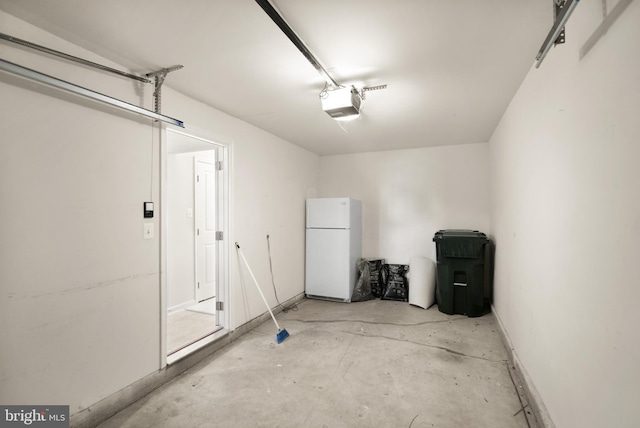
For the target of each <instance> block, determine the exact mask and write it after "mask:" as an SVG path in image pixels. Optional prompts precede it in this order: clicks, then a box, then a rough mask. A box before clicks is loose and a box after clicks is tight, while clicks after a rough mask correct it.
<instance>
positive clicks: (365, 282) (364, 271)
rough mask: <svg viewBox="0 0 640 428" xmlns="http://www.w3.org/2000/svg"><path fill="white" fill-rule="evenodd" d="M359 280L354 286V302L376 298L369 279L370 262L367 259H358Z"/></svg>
mask: <svg viewBox="0 0 640 428" xmlns="http://www.w3.org/2000/svg"><path fill="white" fill-rule="evenodd" d="M358 272H359V273H360V274H359V275H358V281H357V282H356V285H355V287H353V293H352V294H351V301H352V302H364V301H365V300H371V299H374V297H373V294H372V293H371V282H370V280H369V262H368V261H367V259H360V260H358Z"/></svg>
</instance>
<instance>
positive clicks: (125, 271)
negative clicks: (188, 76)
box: [0, 12, 319, 414]
mask: <svg viewBox="0 0 640 428" xmlns="http://www.w3.org/2000/svg"><path fill="white" fill-rule="evenodd" d="M0 27H2V29H3V32H6V33H8V34H11V35H13V36H16V37H19V38H23V39H26V40H30V41H33V42H35V43H38V44H42V45H45V46H49V47H51V48H54V49H58V50H61V51H64V52H68V53H71V54H73V55H77V56H80V57H84V58H88V59H90V60H94V61H96V62H99V63H105V64H110V63H109V61H106V60H104V59H103V58H99V57H96V56H95V55H93V54H91V53H90V52H87V51H85V50H83V49H80V48H78V47H76V46H74V45H71V44H69V43H66V42H64V41H62V40H60V39H58V38H56V37H53V36H52V35H50V34H48V33H46V32H44V31H41V30H39V29H37V28H35V27H33V26H31V25H28V24H26V23H24V22H22V21H20V20H17V19H15V18H13V17H12V16H10V15H8V14H5V13H4V12H0ZM0 56H1V57H2V58H4V59H7V60H10V61H14V62H17V63H19V64H22V65H25V66H28V67H31V68H34V69H36V70H42V71H46V72H47V73H49V74H53V75H56V76H59V77H61V78H64V79H65V80H69V81H72V82H74V83H78V84H80V85H82V86H86V87H89V88H92V89H95V90H98V91H100V92H103V93H106V94H109V95H112V96H115V97H118V98H121V99H124V100H125V101H128V102H131V103H134V104H138V103H139V102H140V99H141V98H142V99H144V106H145V107H146V108H151V97H150V94H151V91H150V88H149V87H147V88H146V89H145V91H144V93H141V92H140V91H139V87H138V85H134V84H132V83H131V82H130V81H128V80H126V79H122V78H119V77H111V76H108V75H105V74H101V73H99V72H97V71H92V70H87V69H85V68H82V67H78V66H76V65H73V64H67V63H65V62H63V61H61V60H56V59H52V58H51V57H47V56H44V55H40V54H36V53H33V52H31V51H28V50H26V49H21V48H17V47H12V46H9V45H7V44H0ZM110 65H113V66H115V67H116V68H122V67H119V66H118V65H117V64H110ZM0 99H2V102H1V103H0V135H2V137H1V138H2V144H1V145H0V199H1V200H2V203H1V204H0V227H1V232H2V233H1V235H2V239H1V240H0V291H1V298H0V326H1V327H0V343H1V344H2V346H0V384H1V385H2V387H1V388H0V402H2V403H5V404H25V403H46V404H68V405H70V410H71V413H72V414H73V413H76V412H78V411H79V410H81V409H84V408H86V407H88V406H90V405H92V404H94V403H96V402H97V401H99V400H100V399H102V398H104V397H106V396H108V395H110V394H112V393H114V392H116V391H118V390H120V389H122V388H124V387H125V386H127V385H129V384H131V383H133V382H135V381H137V380H139V379H141V378H143V377H144V376H146V375H148V374H150V373H153V372H155V371H157V370H158V369H159V368H160V361H161V355H162V352H164V350H161V349H160V313H161V309H162V308H160V246H159V240H158V234H159V233H160V223H159V221H158V216H156V217H155V218H154V219H153V220H152V221H151V222H152V223H154V226H155V231H156V238H155V239H148V240H145V239H143V227H142V225H143V223H145V222H149V219H144V218H143V216H142V202H144V201H148V200H152V201H155V202H156V207H159V206H160V204H159V203H158V202H159V183H160V173H159V165H160V158H159V152H160V144H159V137H153V139H152V135H153V134H152V132H151V121H150V120H147V119H140V118H137V116H132V115H130V114H129V113H123V112H119V111H117V110H114V109H112V108H109V107H100V106H97V105H96V104H94V103H93V102H90V101H83V100H81V99H79V98H77V97H73V96H67V95H64V94H60V93H58V92H57V91H53V90H49V89H45V88H42V87H40V86H39V85H37V84H35V83H31V82H26V81H22V80H21V79H17V78H13V77H11V76H9V75H7V74H5V73H0ZM163 113H165V114H167V115H169V116H172V117H177V118H179V119H182V120H184V121H185V123H186V124H187V131H188V132H189V131H195V129H194V127H197V128H198V129H199V130H200V131H205V132H206V133H209V134H210V135H215V136H219V137H220V139H221V140H224V141H225V142H229V143H230V144H231V150H232V159H233V162H232V165H231V166H230V167H231V171H232V177H231V179H232V189H231V191H232V198H231V204H232V208H231V213H232V217H231V227H232V230H231V235H232V236H230V237H229V241H231V242H233V240H238V241H240V242H241V243H242V244H243V249H244V250H245V254H246V256H247V257H248V258H249V260H250V262H252V264H253V265H254V266H252V267H254V272H255V273H256V275H257V276H258V278H259V280H260V281H261V282H262V283H264V284H269V283H270V278H269V273H268V272H269V271H268V260H267V258H266V239H265V238H264V236H265V235H266V233H270V234H271V235H272V236H271V237H272V247H273V262H274V271H275V275H276V284H277V285H278V287H279V295H280V298H281V299H287V298H290V297H293V296H294V295H297V294H299V293H302V292H303V290H304V263H303V257H304V199H305V197H306V190H307V188H308V187H315V186H317V176H318V165H319V159H318V156H316V155H314V154H312V153H309V152H307V151H305V150H303V149H300V148H298V147H296V146H293V145H291V144H290V143H288V142H286V141H283V140H281V139H279V138H277V137H275V136H273V135H270V134H267V133H265V132H264V131H261V130H259V129H257V128H255V127H253V126H250V125H248V124H246V123H245V122H242V121H240V120H237V119H234V118H231V117H229V116H227V115H225V114H223V113H221V112H219V111H217V110H215V109H212V108H209V107H207V106H205V105H203V104H201V103H198V102H195V101H193V100H191V99H189V98H187V97H184V96H182V95H180V94H178V93H176V92H175V91H172V90H171V89H170V88H169V87H168V86H165V87H163ZM156 134H158V133H157V132H156ZM231 261H232V262H234V263H232V266H231V271H232V275H231V289H232V296H231V300H230V302H229V303H230V311H231V313H232V315H233V317H232V320H231V327H232V328H235V327H236V326H238V325H240V324H242V323H244V322H246V321H248V320H250V319H251V318H253V317H255V316H258V315H260V314H262V313H263V312H265V308H264V306H263V304H262V302H261V300H260V297H259V296H257V295H256V293H255V292H254V291H250V292H247V293H245V294H243V293H242V289H241V287H240V285H239V282H238V275H237V267H236V266H235V256H233V257H231ZM248 286H249V287H252V286H251V285H250V284H248ZM270 298H271V299H272V300H273V298H272V297H270Z"/></svg>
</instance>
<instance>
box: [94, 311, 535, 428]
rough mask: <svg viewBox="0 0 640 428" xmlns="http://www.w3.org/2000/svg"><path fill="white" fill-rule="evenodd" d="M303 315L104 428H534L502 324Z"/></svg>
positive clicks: (249, 339) (260, 331) (223, 354)
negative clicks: (283, 332)
mask: <svg viewBox="0 0 640 428" xmlns="http://www.w3.org/2000/svg"><path fill="white" fill-rule="evenodd" d="M298 307H299V310H297V311H290V312H288V313H286V314H285V313H281V314H279V316H278V322H279V323H280V324H281V326H282V327H284V328H286V329H287V331H288V332H289V333H290V335H291V336H290V337H289V338H288V339H287V340H286V341H285V342H283V343H282V344H279V345H278V344H276V343H275V333H276V330H275V326H274V325H273V322H271V321H270V320H269V321H268V322H265V323H264V324H262V325H260V326H259V327H258V328H256V329H254V330H253V331H251V332H249V333H247V334H245V335H244V336H242V337H240V338H239V339H238V340H236V341H235V342H233V343H231V344H230V345H228V346H226V347H225V348H223V349H222V350H220V351H218V352H217V353H216V354H214V355H213V356H212V357H210V358H208V359H206V360H204V361H203V362H202V363H200V364H198V365H197V366H195V367H193V368H192V369H190V370H189V371H188V372H186V373H184V374H183V375H181V376H179V377H178V378H176V379H174V380H173V381H171V382H169V383H167V384H166V385H164V386H163V387H161V388H159V389H157V390H156V391H154V392H153V393H151V394H149V395H148V396H146V397H144V398H143V399H141V400H139V401H138V402H137V403H135V404H133V405H131V406H129V407H128V408H127V409H125V410H123V411H122V412H120V413H118V414H117V415H115V416H114V417H112V418H111V419H109V420H107V421H106V422H105V423H103V424H102V425H100V427H101V428H110V427H119V428H120V427H136V428H137V427H172V428H173V427H411V428H418V427H440V428H445V427H456V428H460V427H491V428H500V427H509V428H514V427H536V423H535V418H534V416H533V414H531V412H530V410H529V407H528V405H526V401H525V400H526V399H525V397H522V394H520V393H519V390H521V388H520V387H516V386H515V384H514V382H513V381H512V376H513V372H512V371H511V368H510V365H509V364H508V362H507V351H506V350H505V347H504V345H503V343H502V340H501V337H500V334H499V333H498V326H497V323H496V321H495V318H494V317H493V315H491V314H487V315H485V316H482V317H479V318H467V317H465V316H460V315H454V316H449V315H445V314H443V313H441V312H439V311H438V309H437V307H435V306H433V307H431V308H430V309H428V310H424V309H421V308H418V307H415V306H411V305H409V304H408V303H402V302H393V301H381V300H373V301H368V302H360V303H351V304H345V303H333V302H325V301H320V300H303V301H302V302H300V303H299V304H298ZM523 403H524V404H523ZM523 407H524V408H523Z"/></svg>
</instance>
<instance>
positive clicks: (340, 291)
mask: <svg viewBox="0 0 640 428" xmlns="http://www.w3.org/2000/svg"><path fill="white" fill-rule="evenodd" d="M350 236H351V234H350V233H349V230H340V229H307V254H306V270H305V293H306V294H307V295H308V296H313V297H321V298H327V299H333V300H340V301H344V302H349V301H351V294H352V292H353V286H354V284H355V266H351V261H352V257H350V254H349V253H350V242H349V240H350Z"/></svg>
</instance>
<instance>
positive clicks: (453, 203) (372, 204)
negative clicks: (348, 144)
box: [319, 144, 490, 264]
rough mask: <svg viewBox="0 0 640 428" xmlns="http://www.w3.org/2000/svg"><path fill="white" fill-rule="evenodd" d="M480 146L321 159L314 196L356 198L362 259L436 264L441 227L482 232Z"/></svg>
mask: <svg viewBox="0 0 640 428" xmlns="http://www.w3.org/2000/svg"><path fill="white" fill-rule="evenodd" d="M488 166H489V148H488V145H487V144H467V145H459V146H439V147H431V148H425V149H410V150H394V151H384V152H371V153H361V154H349V155H337V156H323V157H321V160H320V171H321V172H320V188H319V193H320V194H319V196H321V197H346V196H349V197H352V198H355V199H359V200H361V201H362V213H363V214H362V217H363V229H362V233H363V247H362V251H363V256H364V257H366V258H385V259H386V260H387V262H388V263H402V264H409V259H410V258H411V257H413V256H423V257H428V258H430V259H431V260H435V259H436V256H435V244H434V243H433V241H432V239H433V235H434V234H435V232H437V231H438V230H440V229H474V230H480V231H482V232H485V233H489V225H490V220H489V170H488Z"/></svg>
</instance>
